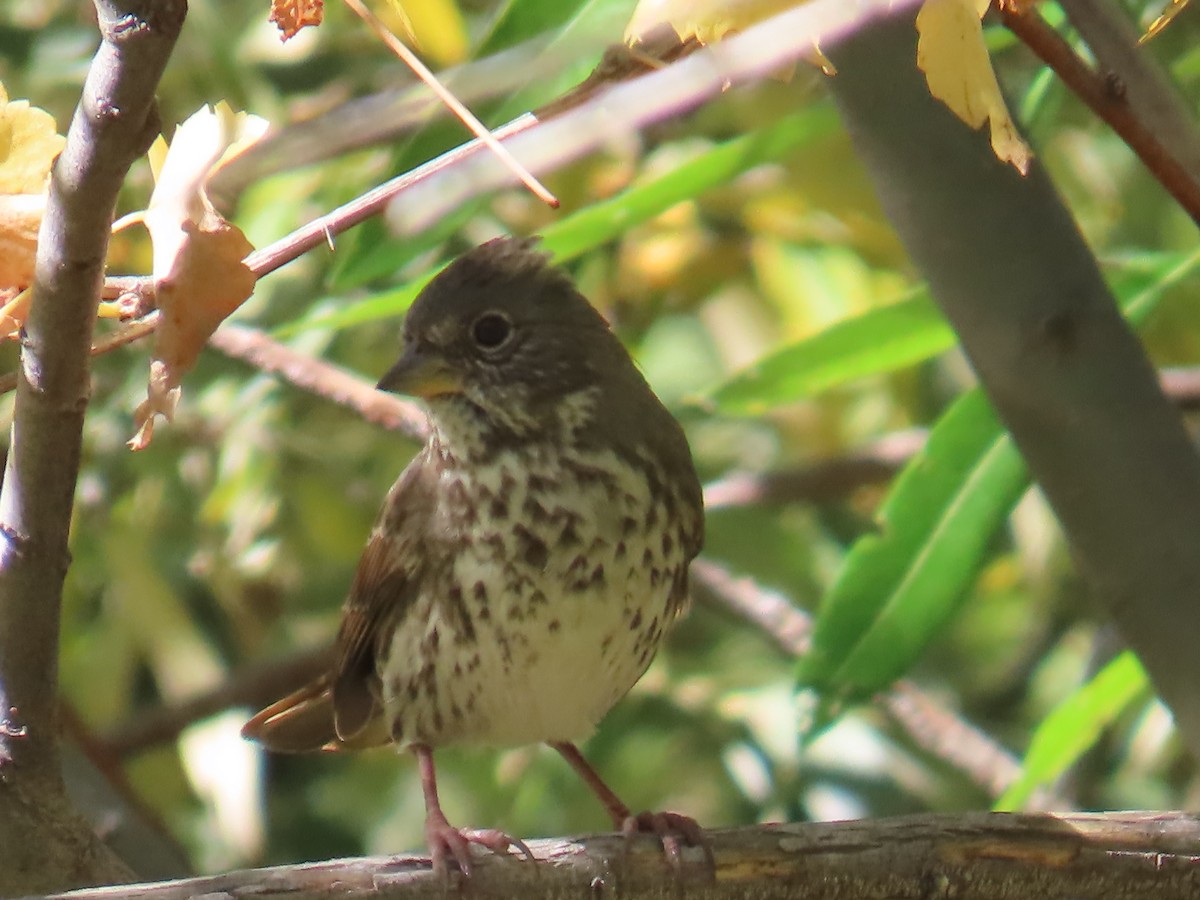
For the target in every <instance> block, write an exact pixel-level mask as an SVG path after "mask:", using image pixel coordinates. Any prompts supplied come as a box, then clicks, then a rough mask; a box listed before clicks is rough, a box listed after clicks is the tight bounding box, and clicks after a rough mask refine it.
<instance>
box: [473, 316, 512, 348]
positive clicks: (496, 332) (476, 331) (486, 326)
mask: <svg viewBox="0 0 1200 900" xmlns="http://www.w3.org/2000/svg"><path fill="white" fill-rule="evenodd" d="M471 336H472V337H473V338H475V343H476V344H478V345H479V346H480V347H482V348H483V349H484V350H495V349H496V348H497V347H499V346H500V345H501V344H503V343H504V342H505V341H507V340H508V339H509V337H511V336H512V322H510V321H509V320H508V318H507V317H506V316H502V315H501V314H500V313H494V312H490V313H484V314H483V315H482V316H480V317H479V318H478V319H476V320H475V324H474V325H472V326H471Z"/></svg>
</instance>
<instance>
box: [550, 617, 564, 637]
mask: <svg viewBox="0 0 1200 900" xmlns="http://www.w3.org/2000/svg"><path fill="white" fill-rule="evenodd" d="M561 628H562V622H560V621H558V619H551V620H550V621H549V622H548V623H547V624H546V630H547V631H549V632H550V633H551V634H558V632H559V629H561Z"/></svg>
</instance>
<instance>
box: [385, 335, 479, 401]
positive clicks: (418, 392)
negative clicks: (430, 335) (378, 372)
mask: <svg viewBox="0 0 1200 900" xmlns="http://www.w3.org/2000/svg"><path fill="white" fill-rule="evenodd" d="M375 387H376V388H378V389H379V390H381V391H390V392H391V393H393V394H408V395H409V396H412V397H425V398H426V399H428V398H429V397H437V396H439V395H441V394H458V393H461V392H462V378H461V376H460V375H459V374H458V373H457V372H455V371H454V369H452V368H451V367H450V365H449V364H448V363H447V362H446V360H445V359H443V358H442V356H441V355H440V354H432V353H422V352H421V351H420V350H418V349H417V348H415V347H409V348H408V349H406V350H405V351H404V353H403V355H401V357H400V359H399V360H398V361H397V362H396V364H395V365H394V366H392V367H391V368H390V369H388V371H387V373H386V374H385V375H384V376H383V377H382V378H380V379H379V384H377V385H375Z"/></svg>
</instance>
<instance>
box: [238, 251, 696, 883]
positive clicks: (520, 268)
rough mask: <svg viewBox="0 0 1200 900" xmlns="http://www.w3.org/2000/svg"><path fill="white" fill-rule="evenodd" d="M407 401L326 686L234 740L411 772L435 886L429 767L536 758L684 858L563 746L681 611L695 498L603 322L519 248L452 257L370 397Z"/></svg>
mask: <svg viewBox="0 0 1200 900" xmlns="http://www.w3.org/2000/svg"><path fill="white" fill-rule="evenodd" d="M379 387H380V388H381V389H383V390H388V391H395V392H398V393H405V394H412V395H416V396H419V397H422V398H423V399H424V400H425V401H426V403H427V405H428V409H429V418H430V424H431V426H432V427H431V433H430V437H429V441H428V443H427V444H426V445H425V447H424V449H422V450H421V452H420V453H419V454H418V455H417V456H416V458H415V459H413V461H412V462H411V463H410V464H409V466H408V468H406V469H405V470H404V472H403V473H402V474H401V475H400V478H399V479H398V480H397V481H396V483H395V485H393V486H392V489H391V491H389V493H388V496H387V499H386V500H385V501H384V504H383V509H382V511H381V512H380V515H379V518H378V520H377V522H376V524H375V527H374V530H373V531H372V533H371V537H370V540H369V542H368V543H367V548H366V550H365V552H364V553H363V556H362V559H361V561H360V562H359V565H358V570H357V572H356V574H355V576H354V582H353V584H352V585H351V588H350V595H349V598H348V599H347V600H346V603H345V606H344V608H343V611H342V616H343V618H342V625H341V630H340V632H339V633H338V638H337V647H336V655H335V662H334V665H333V668H332V671H331V672H330V673H329V674H328V675H327V676H325V677H324V678H322V679H320V680H318V681H317V682H315V683H313V684H311V685H309V686H308V687H306V688H303V689H302V690H300V691H298V692H296V693H295V694H292V695H291V696H288V697H285V698H284V699H282V700H280V701H278V702H277V703H275V704H273V705H272V706H270V707H268V708H267V709H264V710H263V711H262V712H260V713H259V714H258V715H256V716H255V717H254V718H253V719H251V720H250V722H249V723H247V725H246V727H245V729H244V731H243V734H245V735H246V736H247V737H250V738H253V739H254V740H257V741H260V742H261V743H262V744H264V745H265V746H266V747H267V748H268V749H270V750H275V751H281V752H299V751H306V750H317V749H347V748H358V747H365V746H371V745H377V744H385V743H394V744H396V745H398V746H401V747H407V748H409V749H411V750H412V751H413V753H415V754H416V756H417V759H418V762H419V767H420V773H421V779H422V784H423V787H424V792H425V805H426V822H425V833H426V838H427V840H428V843H429V847H430V850H431V853H432V857H433V862H434V866H435V868H437V869H438V870H440V871H443V872H444V871H445V867H446V859H447V854H449V855H451V856H453V857H454V859H455V860H456V861H457V863H458V865H459V867H460V869H461V870H462V871H463V872H464V874H469V873H470V853H469V844H470V843H478V844H482V845H484V846H486V847H489V848H491V849H492V850H494V851H497V852H503V851H506V850H507V849H509V848H516V849H517V850H519V851H521V852H523V853H525V854H526V855H528V849H527V848H526V847H525V845H524V844H522V843H521V842H520V841H518V840H516V839H514V838H510V837H509V836H508V835H505V834H503V833H502V832H498V831H491V830H488V831H470V830H465V829H458V828H455V827H453V826H451V825H450V824H449V823H448V822H447V821H446V817H445V816H444V815H443V813H442V810H441V807H440V805H439V803H438V796H437V784H436V779H435V776H434V767H433V755H432V754H433V748H435V747H440V746H443V745H446V744H451V743H458V742H477V743H483V744H492V745H517V744H527V743H533V742H539V741H540V742H545V743H547V744H549V745H550V746H552V747H553V748H554V749H555V750H557V751H558V752H559V753H561V754H562V755H563V757H564V758H565V759H566V760H567V762H568V763H570V765H571V766H572V768H574V769H575V770H576V772H578V773H579V775H580V776H581V777H582V778H583V779H584V781H586V782H587V784H588V786H589V787H590V788H591V789H592V790H593V791H595V792H596V794H597V795H598V796H599V798H600V800H601V802H602V803H603V804H604V806H605V808H606V809H607V811H608V813H609V814H610V815H611V816H612V818H613V821H614V823H615V825H616V826H617V827H618V828H622V829H624V830H625V831H627V832H630V831H653V832H657V833H658V834H659V835H660V836H661V837H662V838H663V843H664V846H665V847H666V849H667V851H668V854H669V855H673V857H674V858H675V859H676V860H678V855H679V841H680V839H681V838H682V839H683V840H686V841H688V842H693V843H703V841H702V837H701V836H700V835H699V829H698V827H697V826H696V824H695V822H694V821H692V820H691V819H689V818H687V817H685V816H680V815H676V814H673V813H658V814H648V813H643V814H641V815H640V816H631V815H630V812H629V808H628V807H627V806H625V804H623V803H622V802H621V801H620V800H619V799H618V798H617V796H616V795H615V794H614V793H613V792H612V791H611V790H610V789H609V788H608V787H607V786H606V785H605V784H604V782H603V781H601V779H600V777H599V775H597V773H596V772H595V771H594V770H593V769H592V768H591V766H589V765H588V763H587V761H586V760H585V759H584V758H583V756H582V755H581V754H580V752H579V750H578V749H577V748H576V746H575V744H574V743H572V742H573V741H575V740H578V739H580V738H582V737H584V736H586V735H588V734H589V733H590V732H591V731H592V730H593V729H594V728H595V726H596V723H597V722H598V721H599V720H600V719H601V718H602V717H603V716H604V714H605V713H607V712H608V710H609V708H610V707H612V705H613V704H614V703H616V701H617V700H619V699H620V698H621V697H622V696H624V694H625V693H626V692H627V691H628V690H629V689H630V688H631V687H632V686H633V684H634V682H636V681H637V680H638V678H640V677H641V675H642V673H643V672H644V671H645V670H646V667H647V666H648V665H649V664H650V660H651V658H652V657H653V656H654V653H655V651H656V650H657V649H658V647H659V644H661V643H662V639H663V635H664V634H665V633H666V631H667V629H668V627H669V626H670V625H671V624H672V622H674V621H675V619H676V618H677V617H678V616H679V614H680V612H681V610H682V609H683V608H684V606H685V604H686V602H687V598H688V564H689V563H690V562H691V560H692V558H693V557H695V555H696V554H697V552H699V550H700V545H701V542H702V540H703V530H704V519H703V510H702V505H701V496H700V485H699V483H698V481H697V479H696V473H695V470H694V469H693V467H692V460H691V455H690V453H689V451H688V445H687V443H686V441H685V439H684V436H683V431H682V430H681V429H680V427H679V425H678V423H676V421H675V420H674V419H673V418H672V417H671V415H670V413H668V412H667V410H666V409H665V408H664V407H663V405H662V404H661V403H660V402H659V400H658V398H657V397H655V396H654V394H653V393H652V392H651V390H650V388H649V387H648V386H647V384H646V382H645V380H644V379H643V378H642V376H641V375H640V374H639V372H638V370H637V369H636V368H635V366H634V364H633V362H632V361H631V360H630V358H629V355H628V354H627V353H626V351H625V349H624V347H622V345H621V344H620V342H619V341H618V340H617V338H616V337H615V336H614V335H613V333H612V332H611V331H610V330H609V328H608V326H607V325H606V324H605V322H604V320H603V319H602V318H601V317H600V315H599V314H598V313H597V312H596V310H595V309H593V308H592V306H591V305H590V304H589V303H588V301H587V300H586V299H585V298H584V297H583V296H582V295H581V294H580V293H579V292H578V291H577V290H576V289H575V287H574V285H573V284H572V283H571V281H570V279H569V278H568V277H567V276H566V275H565V274H563V273H562V272H560V271H558V270H556V269H554V268H552V267H551V266H550V265H549V264H548V263H547V260H546V258H545V257H544V255H543V254H541V253H539V252H537V251H536V250H535V249H534V246H533V243H532V242H530V241H522V240H515V239H506V238H502V239H498V240H494V241H491V242H489V243H487V244H484V245H483V246H481V247H478V248H476V249H475V250H473V251H471V252H469V253H467V254H465V255H464V256H462V257H461V258H459V259H458V260H457V261H455V262H454V263H452V264H451V265H450V266H449V267H447V268H446V270H445V271H444V272H442V273H441V274H440V275H439V276H438V277H437V278H435V279H434V280H433V281H432V282H431V283H430V284H429V286H428V287H426V288H425V290H424V291H423V292H422V293H421V295H420V297H418V298H417V300H416V302H415V303H414V304H413V307H412V309H411V310H410V312H409V313H408V317H407V319H406V321H405V324H404V353H403V355H402V356H401V357H400V360H399V361H398V362H397V363H396V365H395V366H394V367H393V368H392V369H391V370H390V371H389V372H388V373H387V374H386V375H384V376H383V378H382V379H381V380H380V382H379Z"/></svg>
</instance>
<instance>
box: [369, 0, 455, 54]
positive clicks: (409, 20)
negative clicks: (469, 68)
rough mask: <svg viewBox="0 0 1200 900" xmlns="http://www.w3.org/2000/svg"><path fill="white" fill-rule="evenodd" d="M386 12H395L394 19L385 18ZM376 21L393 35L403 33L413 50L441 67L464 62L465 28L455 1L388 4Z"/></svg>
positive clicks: (404, 0)
mask: <svg viewBox="0 0 1200 900" xmlns="http://www.w3.org/2000/svg"><path fill="white" fill-rule="evenodd" d="M388 8H390V9H392V10H394V11H395V16H394V17H393V16H389V15H387V14H386V11H387V9H388ZM379 17H380V18H381V19H383V21H384V22H385V23H386V24H387V25H388V27H389V28H390V29H391V30H392V31H393V32H397V31H404V32H405V33H406V34H407V35H408V36H409V37H410V38H411V42H412V44H413V45H414V46H415V47H417V48H418V49H419V50H420V51H421V52H422V53H423V54H424V55H425V56H427V57H429V59H430V60H432V61H433V62H435V63H437V64H438V65H440V66H450V65H454V64H455V63H460V62H462V61H463V60H464V59H466V58H467V53H468V51H469V50H470V41H469V39H468V37H467V26H466V23H465V22H464V21H463V17H462V12H461V11H460V10H459V8H458V4H457V3H456V2H455V0H389V3H388V5H387V7H385V8H384V9H383V10H380V11H379ZM393 18H395V21H393Z"/></svg>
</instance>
